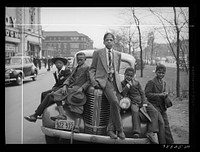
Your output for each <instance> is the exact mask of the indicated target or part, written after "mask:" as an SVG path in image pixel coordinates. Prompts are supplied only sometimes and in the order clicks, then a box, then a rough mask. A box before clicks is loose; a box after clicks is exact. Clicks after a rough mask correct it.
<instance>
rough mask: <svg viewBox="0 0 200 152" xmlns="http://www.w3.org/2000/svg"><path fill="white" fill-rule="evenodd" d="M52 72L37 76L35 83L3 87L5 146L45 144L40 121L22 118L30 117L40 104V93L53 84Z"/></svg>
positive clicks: (26, 82)
mask: <svg viewBox="0 0 200 152" xmlns="http://www.w3.org/2000/svg"><path fill="white" fill-rule="evenodd" d="M52 73H53V72H52V71H50V72H44V73H41V74H39V75H38V77H37V80H36V81H32V79H27V80H25V81H24V83H23V85H21V86H15V85H8V86H6V87H5V135H6V144H45V139H44V134H43V133H42V131H41V129H40V127H41V124H42V123H41V120H40V119H38V120H37V121H36V123H32V122H28V121H26V120H25V119H24V116H27V115H31V114H33V113H34V111H35V110H36V108H37V106H38V105H39V103H40V96H41V92H43V91H46V90H48V89H50V88H52V86H53V85H54V83H55V80H54V77H53V74H52Z"/></svg>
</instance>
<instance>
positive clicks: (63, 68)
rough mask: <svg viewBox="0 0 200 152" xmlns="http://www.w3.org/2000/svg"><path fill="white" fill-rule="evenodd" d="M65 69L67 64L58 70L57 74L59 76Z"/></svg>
mask: <svg viewBox="0 0 200 152" xmlns="http://www.w3.org/2000/svg"><path fill="white" fill-rule="evenodd" d="M64 70H65V66H63V67H62V68H61V69H60V71H59V72H58V69H57V70H56V75H57V76H58V75H59V73H61V71H64Z"/></svg>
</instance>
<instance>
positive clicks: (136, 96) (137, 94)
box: [121, 80, 145, 106]
mask: <svg viewBox="0 0 200 152" xmlns="http://www.w3.org/2000/svg"><path fill="white" fill-rule="evenodd" d="M121 83H122V93H121V94H122V96H124V97H125V96H127V97H129V98H130V99H131V102H132V103H137V104H138V105H140V106H142V104H143V103H144V102H145V95H144V91H143V90H142V86H141V85H140V83H139V81H136V85H132V86H131V87H130V88H128V87H127V86H126V84H127V83H128V82H127V81H126V80H123V81H122V82H121Z"/></svg>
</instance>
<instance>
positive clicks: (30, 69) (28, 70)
mask: <svg viewBox="0 0 200 152" xmlns="http://www.w3.org/2000/svg"><path fill="white" fill-rule="evenodd" d="M25 60H26V68H27V71H26V74H27V76H30V75H31V74H32V63H31V62H30V59H29V57H26V58H25Z"/></svg>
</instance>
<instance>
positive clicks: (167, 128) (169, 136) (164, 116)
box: [155, 106, 174, 144]
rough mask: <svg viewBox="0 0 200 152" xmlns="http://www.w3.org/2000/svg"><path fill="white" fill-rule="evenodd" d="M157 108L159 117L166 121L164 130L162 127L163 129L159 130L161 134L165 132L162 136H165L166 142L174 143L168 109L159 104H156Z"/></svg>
mask: <svg viewBox="0 0 200 152" xmlns="http://www.w3.org/2000/svg"><path fill="white" fill-rule="evenodd" d="M155 108H156V109H157V110H158V111H159V117H160V118H159V119H160V120H161V121H162V120H163V121H164V131H162V128H161V131H159V133H160V134H164V135H161V137H162V136H165V142H166V144H174V140H173V137H172V133H171V130H170V126H169V121H168V116H167V113H166V111H162V110H161V109H160V108H159V107H157V106H155ZM163 132H164V133H163ZM158 137H159V136H158ZM163 141H164V140H163Z"/></svg>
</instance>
